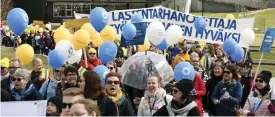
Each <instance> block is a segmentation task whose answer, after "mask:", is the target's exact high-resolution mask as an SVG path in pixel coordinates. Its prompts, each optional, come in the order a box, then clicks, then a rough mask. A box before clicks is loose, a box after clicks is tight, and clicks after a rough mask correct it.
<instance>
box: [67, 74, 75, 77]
mask: <svg viewBox="0 0 275 117" xmlns="http://www.w3.org/2000/svg"><path fill="white" fill-rule="evenodd" d="M67 76H70V77H71V76H76V74H67Z"/></svg>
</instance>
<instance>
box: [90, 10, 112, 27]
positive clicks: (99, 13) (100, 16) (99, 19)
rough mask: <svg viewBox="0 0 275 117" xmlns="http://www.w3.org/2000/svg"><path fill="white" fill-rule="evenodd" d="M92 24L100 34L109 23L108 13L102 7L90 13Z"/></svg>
mask: <svg viewBox="0 0 275 117" xmlns="http://www.w3.org/2000/svg"><path fill="white" fill-rule="evenodd" d="M90 23H91V24H92V26H93V27H94V28H95V30H96V31H97V32H100V31H101V30H102V29H103V28H104V27H105V26H106V25H107V23H108V12H107V11H106V10H105V9H104V8H102V7H96V8H94V9H93V10H92V11H91V12H90Z"/></svg>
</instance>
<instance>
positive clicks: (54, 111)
mask: <svg viewBox="0 0 275 117" xmlns="http://www.w3.org/2000/svg"><path fill="white" fill-rule="evenodd" d="M62 105H63V103H62V99H61V98H60V97H51V98H49V99H48V103H47V114H46V116H59V115H60V113H61V112H62Z"/></svg>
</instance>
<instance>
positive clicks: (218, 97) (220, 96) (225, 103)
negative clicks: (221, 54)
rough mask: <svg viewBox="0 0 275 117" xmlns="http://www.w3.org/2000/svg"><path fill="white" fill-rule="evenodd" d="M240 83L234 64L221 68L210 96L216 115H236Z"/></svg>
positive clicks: (239, 96) (239, 98)
mask: <svg viewBox="0 0 275 117" xmlns="http://www.w3.org/2000/svg"><path fill="white" fill-rule="evenodd" d="M242 93H243V92H242V85H241V83H240V82H239V81H238V72H237V70H236V68H235V66H234V65H232V64H228V65H226V67H225V68H224V70H223V80H222V81H220V82H219V83H218V84H217V85H216V87H215V89H214V92H213V94H212V96H211V100H212V101H213V103H214V104H215V108H216V115H217V116H236V111H237V110H238V109H239V108H240V102H241V99H242Z"/></svg>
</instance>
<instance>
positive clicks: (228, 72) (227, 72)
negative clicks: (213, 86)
mask: <svg viewBox="0 0 275 117" xmlns="http://www.w3.org/2000/svg"><path fill="white" fill-rule="evenodd" d="M223 73H226V74H230V73H231V72H230V71H223Z"/></svg>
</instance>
